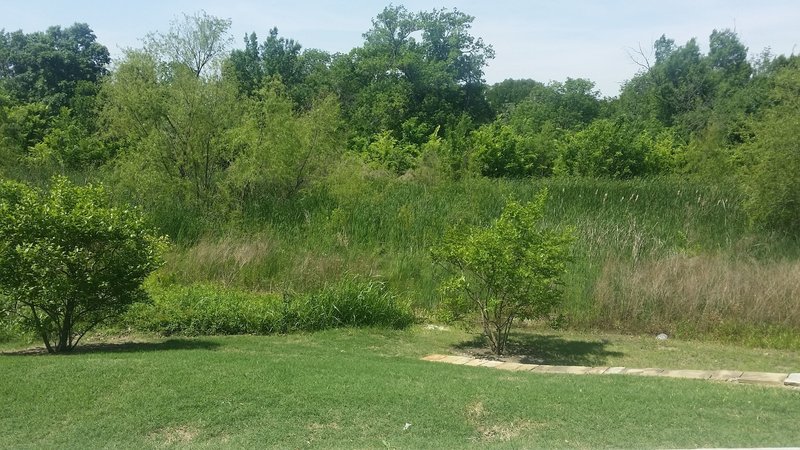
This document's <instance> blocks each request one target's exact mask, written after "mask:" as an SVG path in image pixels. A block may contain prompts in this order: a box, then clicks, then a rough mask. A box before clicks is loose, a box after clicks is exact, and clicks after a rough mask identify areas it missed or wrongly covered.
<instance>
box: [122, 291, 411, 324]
mask: <svg viewBox="0 0 800 450" xmlns="http://www.w3.org/2000/svg"><path fill="white" fill-rule="evenodd" d="M150 294H151V297H152V299H153V301H152V303H149V304H144V303H143V304H139V305H136V306H135V307H134V308H132V309H131V311H130V312H129V313H128V315H127V317H126V322H127V325H129V326H131V327H133V328H137V329H141V330H144V331H155V332H158V333H162V334H166V335H171V334H187V335H213V334H272V333H289V332H295V331H315V330H323V329H329V328H338V327H362V326H378V327H388V328H403V327H406V326H408V325H410V324H411V323H412V322H413V320H414V316H413V314H412V312H411V309H410V307H409V306H408V304H406V303H404V302H401V301H399V300H398V299H397V298H396V296H394V295H393V294H392V293H391V292H389V291H388V290H387V289H386V286H385V285H384V284H383V283H380V282H377V281H371V280H363V279H360V278H355V277H350V278H344V279H342V280H340V281H339V282H337V283H334V284H330V285H327V286H325V287H323V288H322V289H321V290H319V291H318V292H315V293H312V294H303V295H289V294H284V295H278V294H274V293H254V292H244V291H239V290H234V289H227V288H221V287H218V286H212V285H193V286H170V287H154V288H151V290H150Z"/></svg>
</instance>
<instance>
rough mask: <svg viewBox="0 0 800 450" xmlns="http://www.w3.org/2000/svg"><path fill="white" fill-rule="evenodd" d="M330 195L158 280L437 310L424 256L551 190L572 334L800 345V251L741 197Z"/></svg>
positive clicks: (730, 193)
mask: <svg viewBox="0 0 800 450" xmlns="http://www.w3.org/2000/svg"><path fill="white" fill-rule="evenodd" d="M334 181H335V182H331V184H330V186H328V188H327V189H317V190H312V191H311V192H310V193H309V194H308V195H306V196H304V197H302V198H299V199H296V201H292V202H284V203H281V202H267V201H259V202H256V203H254V204H253V205H250V208H249V209H246V210H245V211H243V212H242V215H241V217H240V219H241V220H240V221H237V222H233V223H230V224H227V225H221V226H219V227H209V228H210V229H211V230H213V231H210V232H209V234H206V235H203V237H201V238H199V239H198V240H184V241H183V244H181V245H178V246H176V248H175V249H174V251H173V252H171V253H170V255H169V256H168V261H167V264H166V265H165V267H164V268H163V270H162V271H161V272H160V273H159V278H160V279H162V280H165V281H167V282H177V283H181V284H184V283H196V282H212V283H219V284H223V285H225V286H235V287H238V288H244V289H251V290H257V291H273V292H275V291H277V292H280V291H282V290H285V289H289V290H291V289H296V290H301V291H302V290H307V289H315V288H317V287H318V286H319V285H320V284H323V283H326V282H333V281H336V280H338V279H339V278H340V277H342V276H343V274H346V273H355V274H361V275H368V276H376V277H379V278H381V279H383V280H386V281H387V282H388V285H389V287H390V288H391V289H393V290H394V291H396V292H399V293H402V295H404V296H406V297H407V298H408V299H409V300H410V301H411V302H413V303H414V304H415V305H417V306H420V307H421V308H429V307H431V306H435V305H436V304H437V303H438V301H439V297H438V293H437V287H438V282H439V280H440V279H441V276H442V273H441V270H439V269H438V268H436V267H434V266H433V265H432V263H431V261H430V258H429V250H430V247H431V246H433V245H436V243H437V242H439V241H440V240H441V237H442V235H443V233H444V232H445V231H446V230H447V229H448V228H450V227H453V226H459V225H463V224H478V223H482V224H485V223H488V222H489V221H491V220H492V219H494V218H495V217H496V216H497V215H498V214H499V213H500V210H501V209H502V206H503V204H504V199H505V198H507V197H509V196H510V197H514V198H518V199H521V200H527V199H530V198H532V197H533V196H534V195H535V194H536V193H537V192H538V191H539V190H540V189H541V188H542V187H547V188H548V189H549V191H550V198H549V201H548V203H547V205H546V217H545V220H546V222H548V223H549V224H551V225H555V226H571V227H574V229H575V234H576V237H577V242H576V245H575V249H574V262H573V264H572V265H571V266H570V268H569V271H568V274H567V277H566V280H565V281H566V292H565V313H566V316H567V319H568V323H569V325H571V326H572V327H575V328H580V329H596V328H602V329H607V330H616V331H623V332H634V333H658V332H667V333H669V334H671V335H679V336H683V337H701V336H702V337H707V338H708V337H710V338H714V339H718V340H724V341H729V342H747V343H748V344H749V345H752V346H772V347H779V348H795V347H796V346H797V345H798V343H800V333H798V332H797V330H800V303H798V300H799V299H800V284H799V283H797V279H798V277H800V257H798V255H800V241H796V240H795V241H792V240H788V239H781V238H778V237H776V236H773V235H770V234H768V233H763V232H755V231H752V230H750V229H749V228H748V226H747V220H746V217H745V215H744V213H743V212H742V209H741V198H740V196H739V195H738V194H737V193H736V192H735V190H732V189H726V188H721V187H713V186H709V185H706V184H702V183H696V182H691V181H687V180H678V179H648V180H629V181H611V180H594V179H548V180H487V179H474V180H466V181H461V182H449V181H439V182H436V183H423V182H413V181H399V180H394V179H381V178H378V179H369V178H364V177H359V174H358V173H355V174H351V176H340V177H338V178H337V177H334Z"/></svg>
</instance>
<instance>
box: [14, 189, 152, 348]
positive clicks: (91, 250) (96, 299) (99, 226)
mask: <svg viewBox="0 0 800 450" xmlns="http://www.w3.org/2000/svg"><path fill="white" fill-rule="evenodd" d="M108 203H109V199H108V196H107V195H106V194H105V192H104V190H103V189H102V188H101V187H95V186H85V187H80V186H74V185H72V184H71V183H70V182H69V181H68V180H67V179H66V178H63V177H61V178H55V179H54V180H53V184H52V186H51V187H50V189H49V191H47V192H43V191H37V190H34V189H31V188H29V187H27V186H25V185H23V184H18V183H11V182H3V183H0V294H2V295H4V296H5V298H6V299H7V300H6V301H3V304H4V305H0V306H2V310H6V311H11V312H13V313H14V315H15V316H17V317H19V318H21V319H22V320H21V324H22V325H23V326H24V327H25V328H27V329H29V330H31V331H35V332H36V333H37V334H38V335H39V336H40V337H41V338H42V340H43V341H44V344H45V346H46V347H47V350H48V351H49V352H51V353H54V352H65V351H70V350H72V349H73V348H75V346H76V345H77V344H78V342H79V341H80V340H81V338H82V337H83V336H84V334H86V333H87V332H88V331H89V330H91V329H93V328H94V327H95V326H97V325H99V324H100V323H103V322H104V321H107V320H109V319H111V318H113V317H115V316H118V315H120V314H122V313H123V312H125V310H126V309H127V308H128V306H129V305H130V304H132V303H133V302H135V301H137V300H139V299H141V298H142V297H143V296H144V295H145V294H144V292H143V291H142V290H141V283H142V281H143V280H144V278H145V277H146V276H147V275H148V274H149V273H150V272H152V271H153V270H155V269H156V268H157V267H158V266H159V265H160V264H161V257H160V254H161V251H162V250H163V247H164V245H165V242H164V241H163V240H162V239H161V238H159V237H157V236H155V235H153V234H152V233H151V232H150V230H148V229H147V227H146V226H145V225H144V220H143V219H142V217H141V215H140V214H139V213H138V211H135V210H125V209H120V208H114V207H109V206H108Z"/></svg>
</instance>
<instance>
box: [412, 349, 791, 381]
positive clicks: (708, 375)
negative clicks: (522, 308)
mask: <svg viewBox="0 0 800 450" xmlns="http://www.w3.org/2000/svg"><path fill="white" fill-rule="evenodd" d="M422 359H423V360H425V361H433V362H443V363H448V364H455V365H461V366H473V367H489V368H495V369H501V370H511V371H515V372H534V373H558V374H572V375H590V374H591V375H635V376H640V377H669V378H685V379H690V380H711V381H725V382H729V383H741V384H760V385H764V386H786V387H794V388H797V387H800V373H772V372H742V371H735V370H686V369H682V370H666V369H655V368H645V369H636V368H631V367H590V366H550V365H546V364H521V363H512V362H502V361H493V360H489V359H480V358H470V357H468V356H449V355H428V356H425V357H423V358H422Z"/></svg>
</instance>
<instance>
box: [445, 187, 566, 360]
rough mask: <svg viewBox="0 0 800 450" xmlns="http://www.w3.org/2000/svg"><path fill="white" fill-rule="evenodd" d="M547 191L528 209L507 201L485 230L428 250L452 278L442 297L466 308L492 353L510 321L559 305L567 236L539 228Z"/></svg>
mask: <svg viewBox="0 0 800 450" xmlns="http://www.w3.org/2000/svg"><path fill="white" fill-rule="evenodd" d="M546 197H547V191H542V192H541V193H540V194H539V195H538V197H537V198H536V199H535V200H534V201H532V202H530V203H527V204H524V205H523V204H519V203H517V202H515V201H509V202H508V203H507V204H506V206H505V208H504V209H503V212H502V214H501V215H500V218H498V219H497V220H496V221H495V222H494V223H493V224H492V225H491V226H489V227H475V228H470V229H468V230H467V231H466V232H463V233H459V232H451V233H449V234H448V235H447V236H445V239H444V242H442V243H441V244H440V245H439V246H438V247H436V248H434V249H433V258H434V260H435V261H436V262H438V263H439V264H441V265H442V266H444V267H445V268H446V269H447V270H448V271H449V272H450V273H451V274H452V276H451V277H450V278H449V279H448V280H447V281H446V282H445V283H444V285H443V288H444V292H445V293H446V294H447V295H449V296H452V297H455V298H456V299H461V300H463V301H461V302H459V301H456V302H454V304H455V305H459V306H460V305H464V304H465V303H467V304H471V305H472V306H473V308H475V309H477V310H478V312H479V313H480V315H481V322H482V324H483V330H484V333H485V334H486V337H487V338H488V339H489V343H490V345H491V348H492V351H493V352H495V353H496V354H498V355H500V354H502V353H503V350H504V349H505V344H506V340H507V339H508V333H509V331H510V329H511V325H512V323H513V322H514V319H516V318H520V319H533V318H538V317H542V316H545V315H547V314H548V313H550V312H551V311H552V310H553V309H554V308H555V307H556V306H557V305H558V303H559V302H560V299H561V291H560V285H561V284H562V282H561V276H562V275H563V273H564V272H565V270H566V263H567V260H568V253H569V244H570V242H571V240H572V237H571V233H570V232H556V231H551V230H547V229H542V228H541V227H540V221H541V219H542V217H543V215H544V202H545V199H546Z"/></svg>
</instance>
